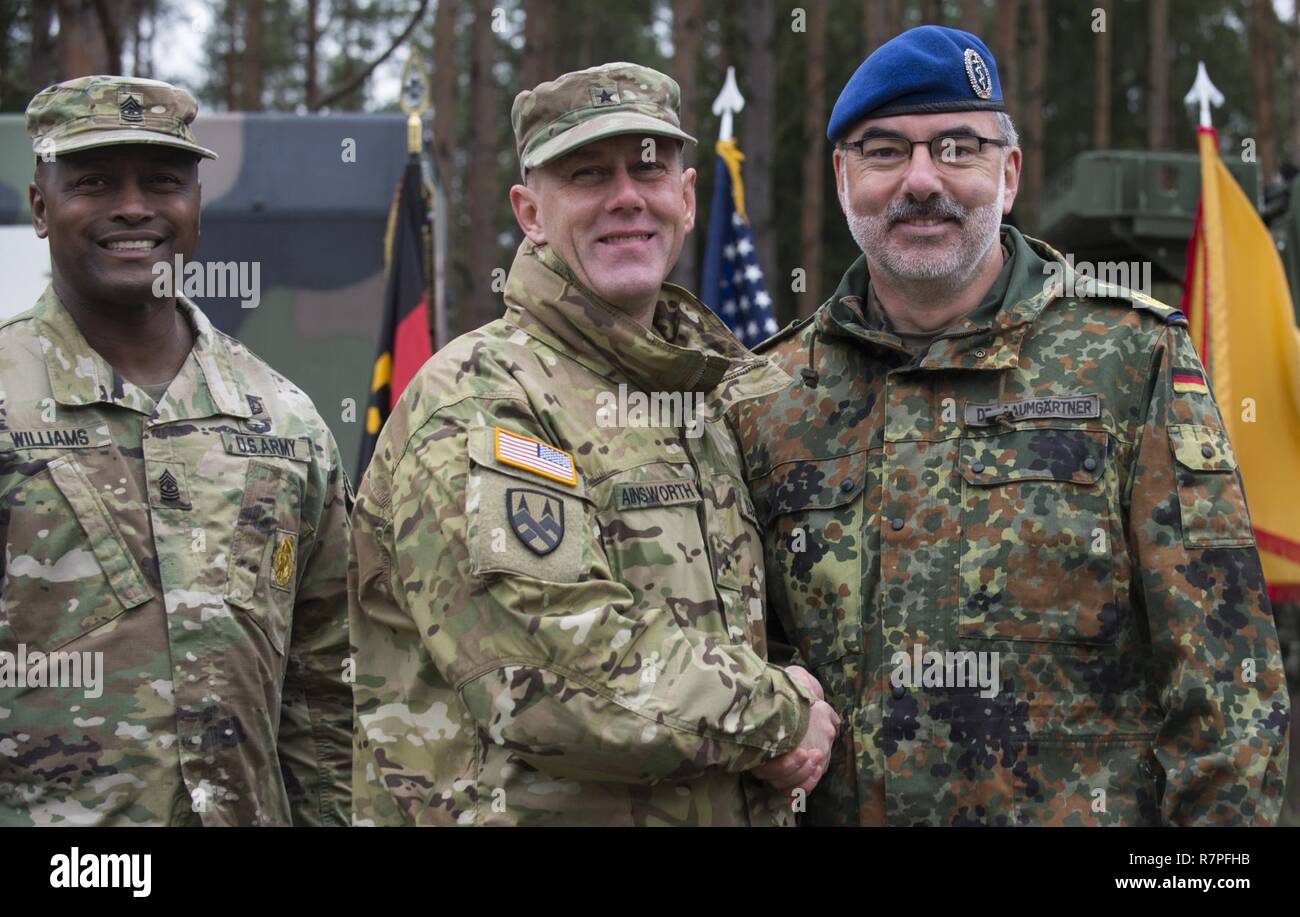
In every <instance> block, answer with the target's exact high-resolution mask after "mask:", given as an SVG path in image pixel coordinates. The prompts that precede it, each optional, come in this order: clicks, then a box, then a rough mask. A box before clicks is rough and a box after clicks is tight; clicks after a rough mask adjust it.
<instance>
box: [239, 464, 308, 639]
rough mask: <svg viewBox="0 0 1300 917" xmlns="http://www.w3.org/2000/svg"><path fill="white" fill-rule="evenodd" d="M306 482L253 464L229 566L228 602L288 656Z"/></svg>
mask: <svg viewBox="0 0 1300 917" xmlns="http://www.w3.org/2000/svg"><path fill="white" fill-rule="evenodd" d="M302 500H303V483H302V481H301V479H300V478H299V476H298V475H296V474H295V473H294V472H293V471H292V470H291V469H290V468H288V467H285V466H281V465H275V464H271V463H270V462H261V461H256V460H250V461H249V463H248V471H247V474H246V477H245V480H244V495H243V499H242V501H241V503H240V507H239V518H238V519H237V520H236V522H235V535H234V538H233V539H232V541H231V548H230V560H229V563H228V565H227V569H228V574H227V585H226V601H227V602H229V603H230V604H231V605H234V606H235V607H236V608H240V609H242V610H243V611H244V612H246V613H247V614H248V615H249V617H251V618H252V619H253V621H254V622H255V623H256V624H257V626H258V627H259V628H261V630H262V632H263V633H264V634H266V637H267V639H268V640H269V641H270V642H271V645H272V646H273V647H274V648H275V651H276V652H277V653H281V654H283V653H284V647H285V641H286V640H287V638H288V634H289V628H290V627H291V626H292V623H293V603H294V596H295V594H296V593H297V589H298V573H299V570H300V568H301V560H302V558H301V554H302V540H303V538H304V537H305V536H309V535H310V533H307V532H300V531H299V523H300V519H301V518H302Z"/></svg>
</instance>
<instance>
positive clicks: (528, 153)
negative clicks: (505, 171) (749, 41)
mask: <svg viewBox="0 0 1300 917" xmlns="http://www.w3.org/2000/svg"><path fill="white" fill-rule="evenodd" d="M680 106H681V90H680V89H679V88H678V87H677V83H676V81H674V80H673V79H672V78H671V77H669V76H666V75H664V74H662V73H660V72H659V71H658V70H651V69H650V68H649V67H642V66H641V65H639V64H628V63H615V64H602V65H601V66H599V67H591V68H589V69H587V70H577V71H575V72H573V73H566V74H564V75H563V76H561V77H559V78H558V79H555V80H551V81H550V82H547V83H542V84H540V85H538V86H537V87H535V88H533V89H526V90H524V91H523V92H521V93H519V95H517V96H515V104H514V106H513V107H512V108H511V110H510V120H511V122H512V123H513V124H514V128H515V146H516V149H517V151H518V153H519V166H520V170H521V171H523V172H527V171H528V170H529V169H536V168H537V167H538V166H541V165H545V164H546V163H548V162H550V161H551V160H552V159H556V158H558V157H560V156H563V155H564V154H565V153H570V152H572V151H573V150H576V149H577V148H578V147H580V146H583V145H585V144H588V143H591V142H592V141H594V140H603V139H605V138H606V137H614V136H617V135H619V134H654V135H659V136H664V137H675V138H677V139H678V140H684V141H686V142H688V143H694V142H695V138H694V137H692V136H691V135H690V134H687V133H685V132H684V131H683V130H682V129H681V125H680V122H679V119H678V110H679V108H680Z"/></svg>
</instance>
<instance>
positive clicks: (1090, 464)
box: [1083, 456, 1097, 471]
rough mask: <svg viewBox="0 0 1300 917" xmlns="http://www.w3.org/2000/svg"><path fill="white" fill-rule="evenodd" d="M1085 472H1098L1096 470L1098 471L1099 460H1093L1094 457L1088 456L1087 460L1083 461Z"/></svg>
mask: <svg viewBox="0 0 1300 917" xmlns="http://www.w3.org/2000/svg"><path fill="white" fill-rule="evenodd" d="M1083 470H1084V471H1096V470H1097V460H1096V459H1095V458H1093V457H1092V456H1088V457H1087V458H1086V459H1084V460H1083Z"/></svg>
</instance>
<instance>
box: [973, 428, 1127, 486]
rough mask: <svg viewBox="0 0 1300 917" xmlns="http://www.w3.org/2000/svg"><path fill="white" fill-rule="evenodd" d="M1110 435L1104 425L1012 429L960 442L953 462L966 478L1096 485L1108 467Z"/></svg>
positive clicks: (983, 482) (987, 482) (988, 482)
mask: <svg viewBox="0 0 1300 917" xmlns="http://www.w3.org/2000/svg"><path fill="white" fill-rule="evenodd" d="M1108 453H1109V438H1108V436H1107V434H1106V432H1105V431H1104V430H1057V429H1052V428H1042V429H1034V430H1014V431H1011V432H1007V433H997V434H994V435H993V436H982V437H971V438H967V439H963V440H962V442H961V454H960V456H959V457H958V459H957V461H958V463H959V466H958V467H959V470H960V472H961V475H962V477H963V478H965V479H966V481H967V483H970V484H975V485H981V486H993V485H997V484H1008V483H1011V482H1013V481H1062V482H1069V483H1073V484H1083V485H1089V484H1095V483H1096V482H1097V480H1098V479H1099V478H1101V476H1102V474H1103V473H1104V472H1105V470H1106V461H1107V459H1108Z"/></svg>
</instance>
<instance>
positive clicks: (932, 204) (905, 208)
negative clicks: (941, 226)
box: [885, 197, 966, 226]
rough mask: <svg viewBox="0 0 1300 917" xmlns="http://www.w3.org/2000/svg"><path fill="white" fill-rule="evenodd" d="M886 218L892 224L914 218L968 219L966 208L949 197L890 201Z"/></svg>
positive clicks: (960, 220)
mask: <svg viewBox="0 0 1300 917" xmlns="http://www.w3.org/2000/svg"><path fill="white" fill-rule="evenodd" d="M885 219H886V220H888V221H889V225H890V226H893V225H894V224H895V223H899V222H901V221H903V220H914V219H920V220H925V219H939V220H956V221H957V222H958V223H961V222H963V221H964V220H965V219H966V208H965V207H963V206H962V205H961V204H959V203H957V202H956V201H954V200H953V199H952V198H947V197H932V198H927V199H926V200H924V201H918V200H916V199H915V198H911V197H905V198H903V199H902V200H896V201H890V202H889V207H888V209H886V211H885Z"/></svg>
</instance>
